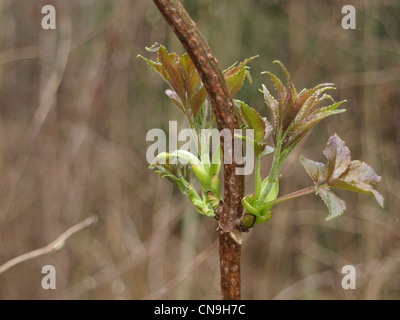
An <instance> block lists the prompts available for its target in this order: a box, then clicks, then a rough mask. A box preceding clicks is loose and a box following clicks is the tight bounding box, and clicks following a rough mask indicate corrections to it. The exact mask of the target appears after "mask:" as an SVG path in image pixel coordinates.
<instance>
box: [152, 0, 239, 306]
mask: <svg viewBox="0 0 400 320" xmlns="http://www.w3.org/2000/svg"><path fill="white" fill-rule="evenodd" d="M154 3H155V4H156V5H157V7H158V9H159V10H160V12H161V13H162V15H163V16H164V18H165V20H166V21H167V22H168V24H169V25H170V26H171V28H172V29H173V31H174V32H175V34H176V35H177V37H178V38H179V40H180V41H181V43H182V44H183V46H184V47H185V49H186V51H187V52H188V54H189V56H190V58H191V59H192V61H193V63H194V64H195V66H196V69H197V71H198V72H199V74H200V77H201V79H202V81H203V84H204V86H205V88H206V90H207V93H208V96H209V98H210V101H211V105H212V109H213V112H214V115H215V118H216V122H217V126H218V129H219V130H220V131H222V130H223V129H225V128H228V129H229V130H231V132H232V136H233V130H234V129H237V128H238V119H237V116H236V113H235V109H234V105H233V101H232V98H231V96H230V92H229V89H228V86H227V84H226V82H225V78H224V75H223V73H222V70H221V67H220V66H219V64H218V61H217V59H216V58H215V57H214V54H213V53H212V51H211V49H210V47H209V45H208V43H207V42H206V40H205V39H204V37H203V35H202V34H201V33H200V31H199V30H198V28H197V26H196V24H195V23H194V22H193V20H192V19H191V18H190V16H189V14H188V13H187V12H186V10H185V9H184V8H183V6H182V4H181V3H180V1H178V0H154ZM221 143H222V144H223V141H221ZM231 154H234V153H233V152H232V153H231ZM232 162H233V163H232V164H224V205H223V209H222V210H221V211H222V212H221V214H220V215H219V222H218V223H219V226H218V235H219V241H220V263H221V294H222V298H223V299H240V249H241V240H240V239H238V238H241V232H240V230H238V223H237V221H239V220H240V218H241V217H242V212H243V207H242V204H241V200H242V198H243V196H244V176H238V175H236V171H235V169H236V168H237V167H238V166H237V165H236V164H235V163H234V161H232Z"/></svg>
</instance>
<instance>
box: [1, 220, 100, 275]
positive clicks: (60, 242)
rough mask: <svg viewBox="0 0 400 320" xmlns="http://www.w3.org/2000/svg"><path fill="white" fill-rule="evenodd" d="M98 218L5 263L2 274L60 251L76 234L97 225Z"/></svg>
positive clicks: (72, 228) (75, 226)
mask: <svg viewBox="0 0 400 320" xmlns="http://www.w3.org/2000/svg"><path fill="white" fill-rule="evenodd" d="M97 219H98V218H97V216H92V217H89V218H87V219H86V220H84V221H82V222H80V223H78V224H76V225H74V226H73V227H71V228H69V229H68V230H67V231H65V232H64V233H63V234H62V235H61V236H59V237H58V238H57V239H56V240H54V241H53V242H51V243H49V244H48V245H47V246H45V247H43V248H40V249H36V250H34V251H30V252H27V253H24V254H22V255H20V256H18V257H16V258H14V259H11V260H9V261H7V262H6V263H4V264H3V265H1V266H0V274H2V273H3V272H5V271H7V270H8V269H10V268H12V267H14V266H16V265H17V264H20V263H22V262H25V261H27V260H31V259H34V258H37V257H40V256H43V255H46V254H49V253H53V252H56V251H58V250H60V249H61V248H62V247H63V246H64V244H65V241H66V240H67V239H68V238H69V237H71V236H72V235H73V234H74V233H77V232H79V231H81V230H82V229H85V228H87V227H89V226H90V225H92V224H93V223H95V222H96V221H97Z"/></svg>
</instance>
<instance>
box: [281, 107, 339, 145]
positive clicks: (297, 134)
mask: <svg viewBox="0 0 400 320" xmlns="http://www.w3.org/2000/svg"><path fill="white" fill-rule="evenodd" d="M342 102H343V101H342ZM342 102H338V103H339V104H340V103H342ZM344 111H346V110H344V109H339V110H331V111H329V112H328V111H326V112H317V113H314V114H312V115H310V116H309V117H307V118H306V119H305V120H304V121H303V122H301V123H299V124H296V125H295V126H294V127H293V128H292V130H291V133H290V135H289V137H288V139H287V141H286V142H285V143H284V148H289V147H292V146H293V145H296V144H297V143H298V142H299V141H300V140H301V139H303V138H304V137H305V136H306V135H307V133H308V132H310V131H311V129H312V128H314V127H315V126H316V125H317V124H318V123H319V122H320V121H321V120H323V119H325V118H327V117H329V116H331V115H333V114H338V113H341V112H344Z"/></svg>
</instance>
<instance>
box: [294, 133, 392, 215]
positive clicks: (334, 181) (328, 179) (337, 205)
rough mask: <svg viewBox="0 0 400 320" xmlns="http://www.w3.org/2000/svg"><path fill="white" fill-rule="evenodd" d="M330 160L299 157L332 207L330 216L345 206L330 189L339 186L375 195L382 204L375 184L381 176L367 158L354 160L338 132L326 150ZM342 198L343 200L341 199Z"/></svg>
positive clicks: (318, 190) (382, 201) (329, 206)
mask: <svg viewBox="0 0 400 320" xmlns="http://www.w3.org/2000/svg"><path fill="white" fill-rule="evenodd" d="M324 155H325V157H326V158H327V162H328V164H327V165H325V164H323V163H320V162H315V161H312V160H309V159H307V158H305V157H303V156H302V157H301V158H300V162H301V164H302V165H303V167H304V168H305V169H306V171H307V173H308V174H309V176H310V177H311V178H312V179H313V181H314V183H315V185H316V187H317V193H318V194H319V195H320V196H321V198H322V199H323V200H324V202H325V203H326V205H327V206H328V208H329V211H330V215H329V218H332V217H335V216H337V215H339V214H341V213H342V212H343V210H344V208H345V205H344V202H343V201H342V200H340V199H339V198H338V197H337V196H336V195H335V194H334V193H333V192H332V191H331V190H330V189H331V188H338V189H344V190H349V191H354V192H359V193H364V194H368V195H371V196H374V197H375V199H376V201H377V202H378V203H379V205H380V206H381V207H383V204H384V199H383V197H382V195H381V194H380V193H379V192H378V191H376V190H375V189H374V188H373V185H374V184H375V183H377V182H379V181H380V180H381V177H379V176H378V175H377V174H376V173H375V171H374V170H373V169H372V168H371V167H370V166H369V165H368V164H366V163H365V162H361V161H358V160H353V161H351V158H350V151H349V149H348V148H347V147H346V145H345V143H344V141H343V140H341V139H340V138H339V137H338V136H337V135H336V134H335V135H333V136H332V137H331V138H330V139H329V141H328V144H327V146H326V148H325V150H324ZM339 200H340V201H339Z"/></svg>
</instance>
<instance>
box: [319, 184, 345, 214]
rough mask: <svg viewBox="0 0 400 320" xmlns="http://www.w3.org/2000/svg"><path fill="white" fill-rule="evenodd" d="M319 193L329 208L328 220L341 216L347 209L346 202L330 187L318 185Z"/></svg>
mask: <svg viewBox="0 0 400 320" xmlns="http://www.w3.org/2000/svg"><path fill="white" fill-rule="evenodd" d="M317 194H318V195H319V196H320V197H321V199H322V200H323V201H324V202H325V204H326V206H327V207H328V210H329V216H328V217H327V218H326V220H329V219H332V218H335V217H337V216H340V215H341V214H342V213H343V211H344V210H345V209H346V203H345V202H344V201H343V200H341V199H340V198H339V197H338V196H336V195H335V194H334V193H333V192H332V191H331V190H330V189H329V188H328V187H322V186H321V187H318V188H317Z"/></svg>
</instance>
